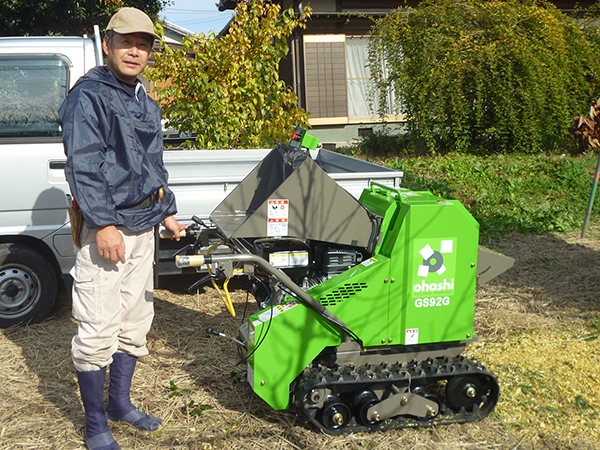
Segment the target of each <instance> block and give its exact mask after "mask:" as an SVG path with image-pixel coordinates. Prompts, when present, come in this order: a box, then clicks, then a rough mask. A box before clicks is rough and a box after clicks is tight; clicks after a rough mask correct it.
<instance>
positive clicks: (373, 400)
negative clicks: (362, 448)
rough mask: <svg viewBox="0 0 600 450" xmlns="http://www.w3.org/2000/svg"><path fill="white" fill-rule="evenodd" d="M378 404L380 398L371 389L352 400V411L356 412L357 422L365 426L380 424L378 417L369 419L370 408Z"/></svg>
mask: <svg viewBox="0 0 600 450" xmlns="http://www.w3.org/2000/svg"><path fill="white" fill-rule="evenodd" d="M377 403H379V398H378V397H377V395H376V394H375V392H373V391H371V390H370V389H367V390H365V391H362V392H359V393H358V394H357V395H356V396H355V397H354V399H353V400H352V409H353V410H354V416H355V417H356V419H357V421H358V422H360V423H362V424H363V425H374V424H376V423H377V422H380V420H381V419H380V418H379V416H378V415H376V416H374V417H367V413H368V411H369V408H370V407H371V406H373V405H376V404H377Z"/></svg>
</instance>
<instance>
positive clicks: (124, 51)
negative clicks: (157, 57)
mask: <svg viewBox="0 0 600 450" xmlns="http://www.w3.org/2000/svg"><path fill="white" fill-rule="evenodd" d="M152 43H153V42H152V38H151V37H150V36H148V35H147V34H145V33H131V34H119V33H115V35H114V36H113V39H112V42H110V43H109V42H108V39H107V38H104V40H103V41H102V48H103V49H104V53H106V55H107V56H108V60H107V66H108V68H109V69H110V70H111V71H112V73H114V74H115V76H116V77H117V78H120V79H121V80H123V81H127V82H130V83H134V82H135V80H136V78H137V76H138V75H139V74H140V73H141V72H142V70H144V67H146V63H147V62H148V58H149V57H150V52H151V51H152Z"/></svg>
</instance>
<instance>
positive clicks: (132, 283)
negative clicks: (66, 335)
mask: <svg viewBox="0 0 600 450" xmlns="http://www.w3.org/2000/svg"><path fill="white" fill-rule="evenodd" d="M117 229H118V230H119V232H120V233H121V234H122V236H123V239H124V240H125V263H121V262H119V263H117V264H114V263H113V262H111V261H109V260H108V259H105V258H103V257H101V256H100V255H99V254H98V248H97V246H96V230H95V229H93V230H90V229H88V228H86V227H83V230H82V236H81V242H82V247H81V249H80V250H79V252H78V253H77V259H76V262H75V266H74V267H73V269H71V275H72V277H73V317H74V318H75V319H76V320H78V321H79V327H78V329H77V335H76V336H75V337H74V338H73V340H72V342H71V355H72V358H73V363H74V364H75V368H76V369H77V370H78V371H84V372H85V371H90V370H99V369H101V368H102V367H106V366H107V365H109V364H110V363H111V362H112V355H113V354H114V353H115V352H116V351H120V352H124V353H129V354H131V355H133V356H137V357H140V356H144V355H147V354H148V349H147V347H146V335H147V334H148V331H149V330H150V326H151V324H152V319H153V317H154V304H153V297H152V291H153V288H154V277H153V273H152V268H153V265H154V229H152V228H151V229H149V230H146V231H143V232H140V233H133V232H131V231H129V230H127V229H126V228H124V227H120V226H119V227H117Z"/></svg>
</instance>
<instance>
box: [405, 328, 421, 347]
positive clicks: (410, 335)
mask: <svg viewBox="0 0 600 450" xmlns="http://www.w3.org/2000/svg"><path fill="white" fill-rule="evenodd" d="M418 343H419V329H418V328H408V329H407V330H406V337H405V338H404V345H416V344H418Z"/></svg>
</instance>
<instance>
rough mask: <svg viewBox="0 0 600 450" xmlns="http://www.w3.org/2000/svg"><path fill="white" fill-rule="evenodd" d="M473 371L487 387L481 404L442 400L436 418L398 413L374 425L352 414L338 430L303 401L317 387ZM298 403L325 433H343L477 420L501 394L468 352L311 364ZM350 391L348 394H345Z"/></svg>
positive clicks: (353, 387) (359, 386)
mask: <svg viewBox="0 0 600 450" xmlns="http://www.w3.org/2000/svg"><path fill="white" fill-rule="evenodd" d="M465 375H473V376H476V377H478V378H479V379H480V380H481V382H482V384H483V386H484V389H482V391H483V393H482V395H481V398H480V400H481V402H478V403H479V404H482V403H483V405H482V406H481V408H480V407H479V404H477V405H475V406H474V407H473V408H472V410H471V411H467V410H465V408H464V407H461V408H460V409H458V410H457V409H456V408H453V407H451V406H450V405H448V404H446V403H445V401H442V404H441V405H440V413H439V414H438V415H437V416H436V417H435V418H433V419H428V420H424V419H418V418H414V417H408V416H397V417H393V418H391V419H387V420H385V421H382V422H379V423H377V424H374V425H370V426H366V425H363V424H360V423H356V421H355V419H354V418H352V419H351V421H350V422H349V423H348V425H347V426H344V427H342V428H338V429H335V430H332V429H328V428H325V427H324V426H323V424H321V423H320V422H319V421H318V420H317V411H318V409H317V408H315V407H310V405H308V404H307V403H306V402H304V401H303V399H304V398H306V394H307V393H308V392H310V391H311V390H312V389H315V388H327V389H331V390H332V392H333V393H334V394H339V393H340V392H342V391H348V390H350V391H354V393H358V392H359V391H362V390H364V389H367V388H369V386H372V385H381V384H382V383H383V384H387V385H391V384H392V383H393V384H395V385H396V386H397V387H399V388H402V387H407V386H411V387H415V386H427V385H433V384H436V383H437V382H438V381H442V380H448V381H449V380H450V379H452V378H454V377H462V376H465ZM292 392H294V398H295V404H296V407H297V408H299V409H300V411H301V413H302V415H303V417H304V418H305V419H306V420H307V421H308V422H309V423H311V424H312V425H313V426H315V427H316V428H318V429H319V430H322V431H323V432H324V433H327V434H332V435H340V434H345V433H354V432H364V431H367V432H370V431H383V430H389V429H395V428H413V427H430V426H437V425H447V424H453V423H466V422H475V421H478V420H481V419H484V418H485V417H487V416H488V415H489V414H490V413H491V412H492V411H493V410H494V407H495V406H496V404H497V402H498V398H499V386H498V379H497V377H496V376H495V375H494V374H493V373H491V372H489V371H488V370H486V369H485V367H483V365H482V364H481V363H479V362H476V361H472V360H470V359H468V358H467V357H465V356H462V355H460V356H457V357H450V358H449V357H444V358H437V359H431V358H430V359H428V360H425V361H413V362H411V363H404V364H385V363H384V364H380V365H367V366H357V367H349V366H343V367H337V368H327V367H324V366H321V365H318V366H315V367H308V368H307V369H305V370H304V372H303V373H302V374H301V375H300V376H299V377H298V379H297V380H296V382H295V388H294V389H293V391H292ZM346 395H347V394H346Z"/></svg>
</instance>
